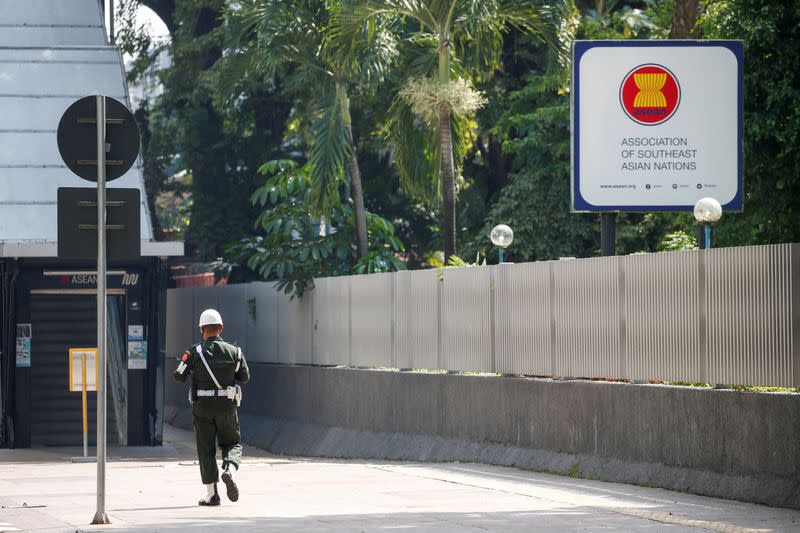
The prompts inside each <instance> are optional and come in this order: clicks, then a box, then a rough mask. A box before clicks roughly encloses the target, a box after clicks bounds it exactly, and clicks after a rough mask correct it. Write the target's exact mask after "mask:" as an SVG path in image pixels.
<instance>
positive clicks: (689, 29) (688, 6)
mask: <svg viewBox="0 0 800 533" xmlns="http://www.w3.org/2000/svg"><path fill="white" fill-rule="evenodd" d="M698 4H699V0H676V1H675V14H674V15H673V17H672V28H671V29H670V31H669V38H670V39H693V38H695V37H697V35H696V34H695V32H694V25H695V24H696V23H697V16H698V10H699V5H698Z"/></svg>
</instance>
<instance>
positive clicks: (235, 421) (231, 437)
mask: <svg viewBox="0 0 800 533" xmlns="http://www.w3.org/2000/svg"><path fill="white" fill-rule="evenodd" d="M217 435H218V436H219V448H220V450H222V467H223V468H225V467H226V466H228V463H233V464H234V465H236V468H237V469H238V468H239V464H240V463H241V462H242V443H241V435H240V433H239V414H238V413H237V412H236V407H232V408H231V409H230V410H229V411H228V412H226V413H224V414H222V415H220V416H218V418H217Z"/></svg>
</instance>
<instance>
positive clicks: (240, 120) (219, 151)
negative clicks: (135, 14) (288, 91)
mask: <svg viewBox="0 0 800 533" xmlns="http://www.w3.org/2000/svg"><path fill="white" fill-rule="evenodd" d="M138 3H139V2H138V1H136V2H133V4H134V5H138ZM128 4H131V2H126V3H125V4H124V5H122V6H121V9H122V8H123V7H125V6H127V5H128ZM224 5H225V2H224V0H194V1H192V2H177V3H176V4H175V6H174V11H173V12H172V17H171V18H172V20H173V21H174V28H175V31H174V32H173V33H172V35H171V42H170V43H169V45H168V51H169V55H170V57H171V65H170V66H169V67H168V68H164V69H163V70H161V71H159V72H158V73H157V75H158V81H160V83H161V86H162V88H163V92H162V93H161V94H160V95H159V96H158V97H156V98H155V99H154V101H152V102H145V103H144V104H143V107H142V109H140V110H139V111H138V112H137V114H138V117H139V122H140V125H141V126H142V128H143V129H144V130H145V131H144V137H145V143H144V146H143V148H144V151H145V152H144V161H145V166H144V171H145V180H146V183H147V188H148V192H149V194H150V195H157V194H159V193H160V192H161V191H165V190H168V191H174V192H175V193H176V194H178V195H184V196H186V197H187V198H188V197H191V213H190V223H189V226H188V228H187V230H186V235H185V238H186V240H187V243H188V244H189V250H190V252H191V253H192V254H195V255H196V256H197V257H198V258H199V259H201V260H209V259H214V258H216V257H219V256H221V255H222V254H223V251H224V246H225V244H226V243H227V242H229V241H230V240H231V239H237V238H240V237H243V236H245V235H247V234H250V233H252V231H253V230H252V221H253V220H254V219H255V217H256V216H257V214H258V212H257V210H255V209H254V208H253V207H252V206H251V205H250V201H249V197H250V194H251V192H252V190H253V188H254V186H255V185H254V184H255V182H256V179H257V173H256V169H258V168H259V166H260V165H262V164H263V162H264V161H266V160H269V159H274V158H276V157H280V156H281V155H284V150H283V147H282V141H283V136H284V129H285V123H286V120H287V118H288V117H289V113H290V110H291V99H290V98H288V96H287V95H285V94H283V93H282V92H281V91H280V85H279V82H278V83H275V84H272V83H265V82H264V81H263V80H261V79H259V78H257V77H256V76H252V75H250V76H247V77H245V78H244V79H242V80H241V81H240V83H239V85H238V90H239V92H238V95H239V96H238V98H237V99H236V101H235V102H233V103H230V102H222V101H220V100H219V99H218V98H215V94H216V93H215V91H214V79H213V76H212V70H211V69H212V67H213V65H214V64H215V63H216V62H217V61H218V60H219V59H220V58H221V57H222V54H223V46H222V42H221V40H220V37H219V33H218V28H219V26H220V24H221V21H222V13H223V7H224ZM136 35H137V32H136V31H135V28H134V29H133V31H131V32H130V33H129V36H130V39H129V40H128V41H127V42H128V45H126V44H125V42H126V40H125V38H124V34H123V39H122V44H123V49H125V47H126V46H128V48H127V49H128V50H129V51H132V52H134V53H136V52H137V51H138V55H137V56H136V57H137V58H138V59H139V60H141V61H144V60H145V59H148V58H149V61H151V64H152V60H153V59H154V50H153V49H152V48H150V47H149V44H148V43H147V41H146V40H143V39H142V38H137V37H136ZM136 65H137V66H136V68H135V69H134V70H132V71H131V72H130V73H129V80H130V81H133V82H135V81H138V80H137V78H136V77H137V76H140V75H142V74H144V73H145V72H146V71H147V66H146V65H142V64H139V63H136ZM181 171H186V173H188V175H190V176H191V182H190V183H188V184H185V183H183V182H182V181H180V180H176V179H174V177H173V176H174V175H175V174H177V173H179V172H181Z"/></svg>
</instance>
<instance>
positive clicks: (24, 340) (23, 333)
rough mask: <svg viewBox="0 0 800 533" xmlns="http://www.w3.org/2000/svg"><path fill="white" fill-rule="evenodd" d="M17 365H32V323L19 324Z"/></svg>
mask: <svg viewBox="0 0 800 533" xmlns="http://www.w3.org/2000/svg"><path fill="white" fill-rule="evenodd" d="M17 366H19V367H29V366H31V325H30V324H17Z"/></svg>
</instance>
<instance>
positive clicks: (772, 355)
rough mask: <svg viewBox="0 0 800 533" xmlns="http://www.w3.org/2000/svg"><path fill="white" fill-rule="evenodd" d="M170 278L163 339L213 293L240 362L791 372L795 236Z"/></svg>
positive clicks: (790, 383)
mask: <svg viewBox="0 0 800 533" xmlns="http://www.w3.org/2000/svg"><path fill="white" fill-rule="evenodd" d="M315 284H316V288H315V289H314V290H313V291H311V292H310V293H308V294H307V295H305V296H304V297H303V298H299V299H298V298H296V299H294V300H290V299H289V298H288V297H287V296H285V295H283V294H281V293H278V292H276V291H275V290H274V289H273V287H272V283H250V284H246V285H231V286H224V287H210V288H192V289H172V290H170V291H169V293H168V295H167V316H168V334H167V353H168V354H170V356H173V355H177V354H178V353H180V352H181V351H182V350H183V349H185V346H187V345H189V344H191V343H192V342H196V341H197V327H196V319H197V317H198V316H199V314H200V312H201V311H202V310H203V309H205V308H208V307H214V308H217V309H219V310H220V311H221V312H222V314H223V317H224V318H225V324H226V325H225V333H224V336H225V338H226V339H228V340H230V341H238V342H239V344H240V345H241V346H243V347H244V349H245V352H246V354H247V355H248V358H249V360H252V361H261V362H271V363H287V364H315V365H344V366H356V367H388V368H402V369H439V370H446V371H456V372H486V373H500V374H523V375H535V376H552V377H555V378H610V379H627V380H632V381H682V382H700V383H712V384H742V385H760V386H776V387H798V386H800V245H796V244H781V245H773V246H753V247H742V248H719V249H714V250H702V251H689V252H676V253H661V254H643V255H631V256H620V257H603V258H593V259H576V260H562V261H548V262H539V263H519V264H504V265H496V266H486V267H473V268H461V269H445V270H419V271H411V272H397V273H392V274H373V275H368V276H344V277H338V278H325V279H318V280H316V281H315Z"/></svg>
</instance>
